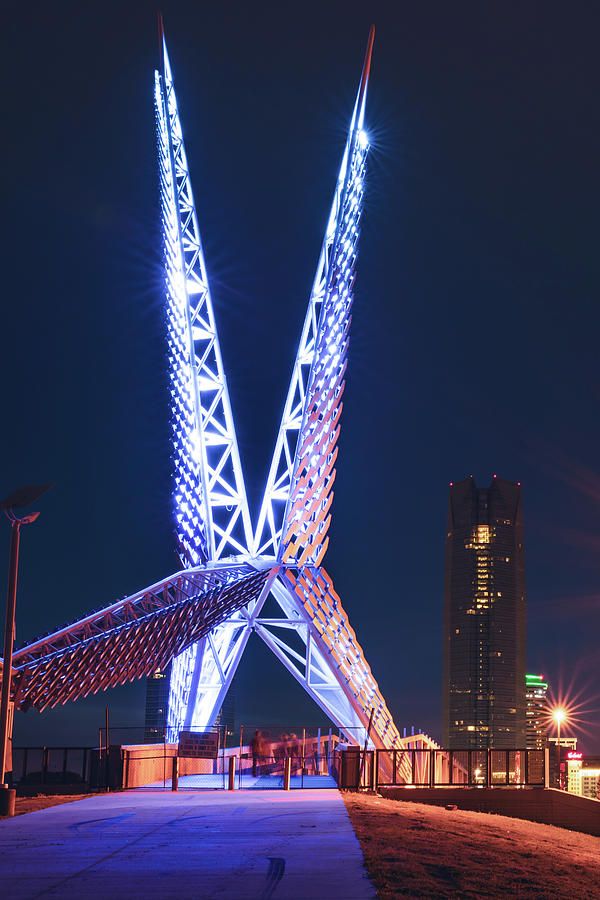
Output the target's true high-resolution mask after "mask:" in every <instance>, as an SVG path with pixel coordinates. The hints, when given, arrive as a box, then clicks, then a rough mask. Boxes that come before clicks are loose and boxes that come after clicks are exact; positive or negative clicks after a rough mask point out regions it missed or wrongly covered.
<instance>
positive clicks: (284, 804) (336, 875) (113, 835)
mask: <svg viewBox="0 0 600 900" xmlns="http://www.w3.org/2000/svg"><path fill="white" fill-rule="evenodd" d="M0 878H1V879H2V885H3V891H2V896H3V900H29V898H31V900H33V898H34V897H40V896H46V895H48V896H60V897H61V900H75V898H77V900H80V898H81V897H86V900H96V898H102V900H105V898H106V897H110V898H111V900H119V898H128V900H129V898H131V897H144V898H147V900H152V898H161V900H163V898H171V897H173V898H178V900H180V898H182V897H201V898H206V900H211V898H219V900H244V898H258V897H263V898H265V897H272V898H273V900H277V898H282V900H283V898H285V900H306V898H307V897H311V898H315V900H331V898H332V897H344V898H346V900H374V898H375V890H374V888H373V886H372V884H371V882H370V881H369V880H368V878H367V875H366V872H365V869H364V867H363V858H362V853H361V850H360V846H359V843H358V840H357V839H356V836H355V834H354V831H353V829H352V825H351V824H350V820H349V818H348V814H347V812H346V808H345V806H344V803H343V800H342V798H341V796H340V794H339V792H338V791H337V790H326V791H323V790H306V791H285V792H284V791H261V790H252V791H235V792H232V793H229V792H227V791H225V792H210V793H209V792H204V791H185V790H181V791H179V792H178V793H171V792H170V791H169V792H167V793H164V792H163V791H144V790H141V791H127V792H120V793H114V794H102V795H98V796H96V797H91V798H89V799H86V800H80V801H77V802H74V803H67V804H65V805H63V806H54V807H52V808H49V809H44V810H40V811H39V812H34V813H29V814H28V815H24V816H17V817H16V818H14V819H5V820H4V821H0Z"/></svg>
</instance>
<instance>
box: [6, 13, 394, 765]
mask: <svg viewBox="0 0 600 900" xmlns="http://www.w3.org/2000/svg"><path fill="white" fill-rule="evenodd" d="M372 43H373V29H372V30H371V34H370V36H369V44H368V47H367V54H366V58H365V64H364V67H363V72H362V77H361V81H360V87H359V91H358V95H357V99H356V104H355V107H354V111H353V115H352V119H351V122H350V127H349V131H348V137H347V141H346V146H345V150H344V155H343V159H342V164H341V167H340V172H339V175H338V179H337V183H336V187H335V192H334V198H333V203H332V206H331V212H330V215H329V219H328V222H327V227H326V231H325V237H324V240H323V244H322V249H321V254H320V257H319V262H318V266H317V272H316V276H315V279H314V283H313V288H312V291H311V295H310V300H309V304H308V311H307V314H306V318H305V321H304V327H303V329H302V335H301V339H300V345H299V348H298V353H297V356H296V361H295V364H294V368H293V372H292V378H291V382H290V386H289V390H288V393H287V399H286V402H285V406H284V412H283V417H282V420H281V425H280V429H279V433H278V436H277V440H276V443H275V451H274V454H273V459H272V462H271V466H270V469H269V473H268V477H267V484H266V488H265V493H264V498H263V501H262V505H261V508H260V512H259V516H258V520H257V526H256V530H255V532H254V533H253V532H252V529H251V524H250V516H249V512H248V503H247V500H246V492H245V487H244V481H243V475H242V469H241V465H240V459H239V454H238V448H237V442H236V437H235V430H234V424H233V416H232V413H231V406H230V402H229V395H228V391H227V384H226V380H225V374H224V371H223V365H222V361H221V353H220V349H219V342H218V337H217V330H216V325H215V318H214V313H213V306H212V301H211V296H210V290H209V284H208V277H207V273H206V266H205V262H204V257H203V253H202V245H201V241H200V232H199V229H198V221H197V216H196V209H195V205H194V198H193V195H192V189H191V182H190V174H189V169H188V164H187V158H186V154H185V148H184V144H183V137H182V130H181V122H180V118H179V112H178V107H177V100H176V96H175V91H174V87H173V78H172V74H171V67H170V63H169V57H168V54H167V48H166V44H165V42H164V38H163V42H162V47H163V65H162V71H161V72H156V73H155V107H156V119H157V138H158V150H159V168H160V187H161V203H162V223H163V234H164V260H165V294H166V311H167V322H168V359H169V373H170V391H171V422H172V447H173V463H174V490H173V497H174V507H175V529H176V539H177V546H178V550H179V554H180V558H181V561H182V564H183V566H184V567H185V569H184V571H183V572H179V573H177V574H176V575H174V576H172V577H171V578H169V579H166V580H165V581H164V582H161V583H160V584H158V585H154V586H153V587H152V588H148V589H147V590H145V591H142V592H140V593H139V594H136V595H135V596H134V597H130V598H127V599H126V600H123V601H120V602H119V603H116V604H113V606H111V607H108V608H107V609H105V610H102V611H101V612H99V613H96V614H94V615H93V616H88V617H87V618H86V619H84V620H82V621H81V622H78V623H75V625H73V626H70V627H69V628H65V629H62V630H61V631H59V632H57V633H56V634H55V635H52V636H51V637H48V638H45V639H44V640H42V641H38V642H36V643H35V644H32V645H30V646H28V647H26V648H24V649H22V650H20V651H19V652H18V653H16V654H15V657H14V666H15V672H14V679H15V690H16V696H15V699H16V702H17V706H21V707H26V706H28V705H34V706H37V707H38V708H39V709H43V708H46V707H48V706H53V705H55V704H56V703H64V702H66V701H67V700H70V699H75V698H76V697H79V696H85V695H86V694H88V693H92V692H94V691H96V690H102V689H105V688H107V687H112V686H113V685H116V684H120V683H123V682H125V681H129V680H132V679H133V678H139V677H142V676H143V675H148V674H150V673H151V672H153V671H154V670H155V669H156V668H157V667H161V668H162V667H164V665H165V664H166V663H168V662H169V661H170V660H172V661H173V664H172V670H171V682H170V698H169V712H168V725H169V728H170V731H171V736H172V737H174V736H175V735H176V733H177V731H178V730H180V729H182V728H189V727H192V726H193V727H196V728H204V727H208V726H210V725H211V724H212V722H213V721H214V718H215V716H216V714H217V712H218V710H219V708H220V706H221V704H222V702H223V699H224V697H225V694H226V693H227V690H228V688H229V686H230V684H231V680H232V678H233V675H234V673H235V671H236V668H237V666H238V663H239V661H240V659H241V656H242V654H243V651H244V648H245V646H246V643H247V641H248V639H249V637H250V635H251V633H252V632H256V633H257V634H258V635H259V636H260V637H261V638H262V639H263V641H264V642H265V643H266V644H267V646H268V647H269V648H270V649H271V650H272V652H273V653H274V654H275V656H277V658H278V659H279V660H280V661H281V662H282V663H283V664H284V665H285V666H286V668H287V669H288V671H289V672H290V673H291V674H292V675H293V677H294V678H295V679H296V680H297V681H298V682H299V683H300V684H301V685H302V686H303V687H304V689H305V690H306V691H307V692H308V694H309V695H310V696H311V697H313V699H314V700H315V702H316V703H317V704H318V705H319V706H320V707H321V708H322V709H323V710H324V711H325V713H326V714H327V715H328V716H329V717H330V719H331V720H332V721H333V722H334V723H335V724H336V725H338V726H339V727H340V728H341V729H342V730H343V731H344V733H345V734H346V736H347V737H348V738H349V739H350V740H351V741H353V742H356V743H361V744H362V743H363V742H364V741H365V740H366V739H367V725H368V723H369V721H371V731H370V735H369V740H370V743H371V745H372V746H373V745H374V746H376V747H399V746H402V742H403V739H401V738H400V735H399V733H398V731H397V729H396V727H395V725H394V722H393V720H392V717H391V715H390V713H389V710H388V709H387V707H386V705H385V701H384V699H383V697H382V695H381V692H380V691H379V688H378V686H377V683H376V681H375V679H374V677H373V675H372V672H371V669H370V668H369V666H368V664H367V661H366V659H365V656H364V653H363V651H362V649H361V647H360V644H359V643H358V640H357V638H356V635H355V633H354V631H353V630H352V628H351V626H350V623H349V621H348V616H347V614H346V612H345V611H344V608H343V607H342V604H341V601H340V598H339V597H338V595H337V594H336V592H335V590H334V588H333V585H332V582H331V579H330V578H329V576H328V575H327V573H326V572H325V570H324V569H323V568H322V567H321V562H322V559H323V556H324V554H325V551H326V549H327V541H328V538H327V531H328V528H329V523H330V520H331V512H330V511H331V504H332V500H333V490H332V488H333V482H334V479H335V473H336V468H335V467H336V462H337V456H338V447H337V442H338V437H339V433H340V415H341V411H342V402H341V398H342V394H343V390H344V374H345V370H346V357H347V349H348V331H349V327H350V311H351V307H352V300H353V283H354V277H355V276H354V269H355V263H356V254H357V243H358V237H359V224H360V216H361V211H362V197H363V191H364V179H365V165H366V157H367V152H368V147H369V142H368V138H367V135H366V132H365V131H364V115H365V103H366V96H367V85H368V79H369V69H370V59H371V49H372ZM267 598H270V600H269V602H270V604H271V607H270V608H271V610H272V609H275V610H276V612H275V613H272V612H270V611H269V607H266V606H265V603H266V601H267Z"/></svg>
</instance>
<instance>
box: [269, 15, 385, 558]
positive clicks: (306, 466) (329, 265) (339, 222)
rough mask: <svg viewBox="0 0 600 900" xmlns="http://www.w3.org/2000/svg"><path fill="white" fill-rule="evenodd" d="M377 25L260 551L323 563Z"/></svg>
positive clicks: (279, 444) (273, 471)
mask: <svg viewBox="0 0 600 900" xmlns="http://www.w3.org/2000/svg"><path fill="white" fill-rule="evenodd" d="M373 38H374V29H373V28H372V29H371V33H370V35H369V42H368V45H367V52H366V56H365V63H364V67H363V72H362V77H361V81H360V87H359V91H358V95H357V98H356V104H355V106H354V112H353V115H352V120H351V122H350V128H349V131H348V138H347V141H346V147H345V150H344V156H343V159H342V164H341V167H340V172H339V175H338V179H337V184H336V188H335V193H334V198H333V204H332V207H331V212H330V214H329V219H328V223H327V228H326V232H325V238H324V240H323V245H322V248H321V254H320V257H319V262H318V265H317V272H316V275H315V279H314V282H313V287H312V291H311V296H310V301H309V304H308V310H307V314H306V318H305V320H304V326H303V329H302V336H301V338H300V344H299V347H298V353H297V355H296V361H295V364H294V369H293V372H292V378H291V381H290V386H289V389H288V394H287V398H286V402H285V407H284V411H283V416H282V419H281V425H280V428H279V433H278V435H277V441H276V444H275V451H274V454H273V459H272V462H271V467H270V469H269V474H268V477H267V485H266V488H265V493H264V497H263V502H262V506H261V510H260V514H259V519H258V524H257V529H256V532H255V540H254V552H255V555H259V554H263V553H266V554H273V555H275V556H278V558H279V559H280V561H282V562H283V563H285V564H287V565H298V566H303V565H307V564H310V565H318V564H319V562H320V561H321V559H322V558H323V555H324V553H325V550H326V549H327V530H328V527H329V522H330V519H331V515H330V508H331V502H332V499H333V492H332V486H333V482H334V480H335V472H336V470H335V462H336V457H337V446H336V445H337V439H338V435H339V419H340V414H341V411H342V402H341V398H342V394H343V391H344V373H345V370H346V354H347V349H348V329H349V326H350V309H351V306H352V299H353V297H352V288H353V284H354V266H355V262H356V255H357V244H358V237H359V223H360V216H361V211H362V195H363V189H364V177H365V166H366V157H367V152H368V139H367V135H366V133H365V131H364V129H363V125H364V115H365V104H366V98H367V86H368V80H369V70H370V64H371V52H372V47H373Z"/></svg>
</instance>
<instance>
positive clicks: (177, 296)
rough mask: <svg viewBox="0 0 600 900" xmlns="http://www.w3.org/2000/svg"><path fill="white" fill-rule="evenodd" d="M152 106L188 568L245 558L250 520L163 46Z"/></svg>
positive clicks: (178, 489) (178, 488)
mask: <svg viewBox="0 0 600 900" xmlns="http://www.w3.org/2000/svg"><path fill="white" fill-rule="evenodd" d="M162 52H163V67H162V72H161V73H159V72H156V73H155V86H154V102H155V109H156V123H157V141H158V155H159V171H160V186H161V206H162V220H163V239H164V259H165V286H166V299H167V329H168V349H169V376H170V382H171V425H172V443H173V459H174V464H175V490H174V501H175V519H176V521H175V529H176V539H177V545H178V550H179V554H180V558H181V560H182V563H183V564H184V565H192V566H193V565H198V564H201V563H203V562H207V561H211V562H216V561H217V560H219V559H223V558H226V557H228V556H231V555H235V554H240V553H241V554H246V553H247V548H248V546H249V542H250V540H251V525H250V516H249V513H248V502H247V499H246V490H245V487H244V479H243V476H242V467H241V464H240V458H239V452H238V447H237V441H236V436H235V428H234V424H233V416H232V413H231V405H230V402H229V393H228V390H227V382H226V378H225V372H224V369H223V362H222V359H221V350H220V347H219V340H218V336H217V329H216V325H215V319H214V312H213V305H212V300H211V296H210V289H209V284H208V277H207V274H206V265H205V262H204V254H203V252H202V243H201V240H200V231H199V228H198V221H197V217H196V208H195V204H194V197H193V193H192V186H191V181H190V174H189V169H188V163H187V157H186V153H185V146H184V143H183V134H182V130H181V121H180V118H179V111H178V108H177V98H176V96H175V89H174V87H173V77H172V74H171V66H170V62H169V56H168V53H167V47H166V44H165V42H164V39H163V42H162Z"/></svg>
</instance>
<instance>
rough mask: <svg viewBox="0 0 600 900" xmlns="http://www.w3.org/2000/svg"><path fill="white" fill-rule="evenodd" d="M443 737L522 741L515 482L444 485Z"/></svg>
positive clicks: (521, 561)
mask: <svg viewBox="0 0 600 900" xmlns="http://www.w3.org/2000/svg"><path fill="white" fill-rule="evenodd" d="M443 641H444V646H443V710H442V715H443V745H444V746H445V747H450V748H456V749H459V748H465V749H468V748H473V749H477V748H485V747H499V748H500V747H505V748H506V747H525V745H526V741H525V718H526V717H525V673H526V663H525V651H526V600H525V546H524V531H523V512H522V505H521V488H520V486H519V485H518V484H514V483H513V482H510V481H505V480H504V479H502V478H497V477H496V476H495V475H494V477H493V479H492V483H491V484H490V486H489V488H478V487H477V485H476V484H475V481H474V479H473V478H472V477H470V478H465V479H464V480H463V481H460V482H458V483H456V484H451V485H450V496H449V501H448V523H447V529H446V563H445V573H444V624H443Z"/></svg>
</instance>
